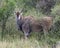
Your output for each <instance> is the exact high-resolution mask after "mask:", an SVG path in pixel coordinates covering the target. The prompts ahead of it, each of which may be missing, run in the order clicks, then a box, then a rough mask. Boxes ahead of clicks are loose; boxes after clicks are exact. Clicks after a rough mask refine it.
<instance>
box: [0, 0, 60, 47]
mask: <svg viewBox="0 0 60 48" xmlns="http://www.w3.org/2000/svg"><path fill="white" fill-rule="evenodd" d="M21 9H23V15H24V16H27V15H32V16H34V17H36V18H39V17H42V16H46V15H47V16H50V15H51V16H52V17H54V19H53V22H54V23H53V26H52V28H51V30H49V32H48V35H47V38H46V39H47V44H46V43H45V40H44V35H43V33H40V32H38V33H36V32H32V33H31V36H30V37H29V39H28V40H24V39H23V38H24V36H23V33H22V32H21V31H18V30H17V25H16V16H15V12H16V11H18V10H21ZM57 41H60V0H0V48H45V47H46V48H47V46H48V47H49V48H51V47H52V45H53V44H55V43H56V42H57ZM2 45H3V46H2Z"/></svg>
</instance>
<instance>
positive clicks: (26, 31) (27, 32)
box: [22, 23, 31, 39]
mask: <svg viewBox="0 0 60 48" xmlns="http://www.w3.org/2000/svg"><path fill="white" fill-rule="evenodd" d="M22 30H23V32H24V35H25V39H27V38H28V37H29V35H30V32H31V30H30V25H29V23H24V24H23V25H22Z"/></svg>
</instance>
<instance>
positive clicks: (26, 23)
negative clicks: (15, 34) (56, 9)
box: [21, 16, 53, 36]
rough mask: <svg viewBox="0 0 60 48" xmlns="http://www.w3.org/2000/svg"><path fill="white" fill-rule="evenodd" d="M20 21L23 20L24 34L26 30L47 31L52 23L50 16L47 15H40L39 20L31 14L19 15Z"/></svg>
mask: <svg viewBox="0 0 60 48" xmlns="http://www.w3.org/2000/svg"><path fill="white" fill-rule="evenodd" d="M21 21H22V22H23V25H22V30H23V32H24V34H27V33H28V32H40V31H41V30H43V31H45V32H48V30H49V29H50V28H51V26H52V24H53V19H52V17H48V16H46V17H42V18H41V19H39V20H38V19H35V18H34V17H33V16H26V17H23V16H21ZM30 29H31V31H30ZM28 35H29V34H28ZM28 35H25V36H28Z"/></svg>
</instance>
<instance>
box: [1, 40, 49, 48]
mask: <svg viewBox="0 0 60 48" xmlns="http://www.w3.org/2000/svg"><path fill="white" fill-rule="evenodd" d="M47 46H48V45H47V44H45V43H43V44H42V42H40V43H39V41H38V40H36V39H33V40H31V39H28V40H25V39H21V40H19V39H16V40H12V41H7V40H4V41H0V48H47Z"/></svg>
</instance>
